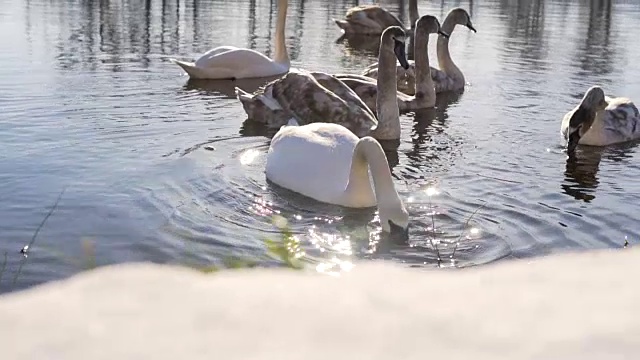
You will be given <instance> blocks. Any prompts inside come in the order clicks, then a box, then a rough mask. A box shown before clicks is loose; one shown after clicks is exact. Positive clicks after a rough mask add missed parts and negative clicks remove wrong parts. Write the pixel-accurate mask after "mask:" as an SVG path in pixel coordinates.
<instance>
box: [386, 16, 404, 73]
mask: <svg viewBox="0 0 640 360" xmlns="http://www.w3.org/2000/svg"><path fill="white" fill-rule="evenodd" d="M406 36H407V34H406V33H405V31H404V30H403V29H402V28H401V27H399V26H389V27H388V28H386V29H385V30H384V31H383V32H382V35H381V39H380V40H381V41H380V49H381V50H382V49H383V48H393V52H394V53H395V55H396V58H398V61H399V62H400V65H401V66H402V67H403V68H404V69H405V70H407V69H408V68H409V62H408V61H407V54H406V51H405V48H406V45H405V39H406Z"/></svg>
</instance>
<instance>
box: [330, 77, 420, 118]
mask: <svg viewBox="0 0 640 360" xmlns="http://www.w3.org/2000/svg"><path fill="white" fill-rule="evenodd" d="M335 76H336V78H338V79H339V80H340V81H341V82H343V83H344V84H345V85H346V86H348V87H349V88H351V90H353V91H354V92H355V93H356V94H357V95H358V97H359V98H360V99H362V101H363V102H364V103H365V104H366V105H367V107H368V108H369V109H371V110H372V111H376V109H377V108H376V103H377V101H378V84H377V80H376V79H372V78H369V77H366V76H363V75H351V74H337V75H335ZM396 96H397V97H398V108H399V110H400V112H406V111H409V110H410V109H411V96H409V95H407V94H405V93H402V92H400V91H396Z"/></svg>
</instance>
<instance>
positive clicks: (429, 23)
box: [416, 15, 449, 38]
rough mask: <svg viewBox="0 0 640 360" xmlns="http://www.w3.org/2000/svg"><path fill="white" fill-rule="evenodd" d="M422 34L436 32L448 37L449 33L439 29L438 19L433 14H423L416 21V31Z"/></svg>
mask: <svg viewBox="0 0 640 360" xmlns="http://www.w3.org/2000/svg"><path fill="white" fill-rule="evenodd" d="M418 31H420V32H422V33H423V34H438V35H442V36H444V37H445V38H449V34H447V33H446V32H444V31H442V29H440V21H438V19H437V18H436V17H435V16H431V15H423V16H422V17H420V18H419V19H418V20H417V21H416V32H418Z"/></svg>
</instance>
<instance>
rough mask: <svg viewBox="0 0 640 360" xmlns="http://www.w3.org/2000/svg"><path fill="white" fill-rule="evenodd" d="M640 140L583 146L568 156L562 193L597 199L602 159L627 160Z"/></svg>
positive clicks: (580, 198)
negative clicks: (601, 145) (602, 145)
mask: <svg viewBox="0 0 640 360" xmlns="http://www.w3.org/2000/svg"><path fill="white" fill-rule="evenodd" d="M638 144H640V142H637V141H634V142H629V143H624V144H615V145H610V146H607V147H598V146H583V145H581V146H580V148H579V151H576V153H575V155H573V156H570V157H568V158H567V162H566V165H565V171H564V175H565V177H564V181H563V183H562V184H561V188H562V193H564V194H567V195H570V196H572V197H573V198H575V199H576V200H582V201H584V202H587V203H588V202H591V201H592V200H593V199H595V197H596V196H595V192H596V189H597V188H598V185H599V183H600V181H599V180H598V171H599V168H600V161H601V160H602V159H603V158H605V159H607V160H610V161H612V162H625V161H628V160H629V159H631V158H632V155H633V152H634V151H635V148H636V147H637V146H638Z"/></svg>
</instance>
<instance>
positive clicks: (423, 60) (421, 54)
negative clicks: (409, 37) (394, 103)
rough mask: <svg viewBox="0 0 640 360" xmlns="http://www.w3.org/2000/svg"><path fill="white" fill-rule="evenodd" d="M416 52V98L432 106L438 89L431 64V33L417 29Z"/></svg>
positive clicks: (424, 104)
mask: <svg viewBox="0 0 640 360" xmlns="http://www.w3.org/2000/svg"><path fill="white" fill-rule="evenodd" d="M414 53H415V71H416V81H415V100H416V102H417V103H418V105H419V106H421V107H431V106H433V105H435V103H436V91H435V85H434V84H433V79H432V78H431V65H430V64H429V33H428V32H426V31H424V30H423V29H416V36H415V39H414Z"/></svg>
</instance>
